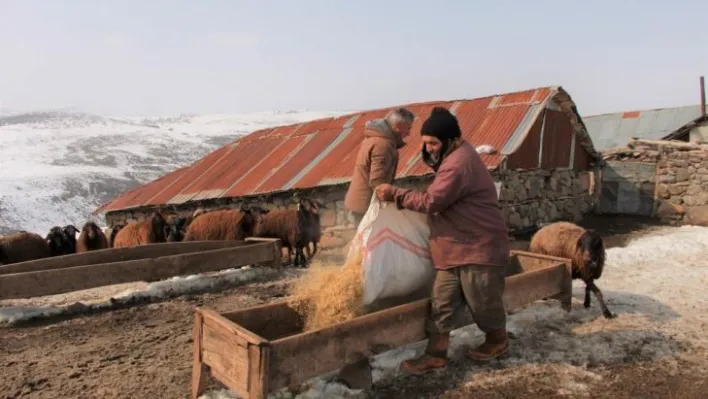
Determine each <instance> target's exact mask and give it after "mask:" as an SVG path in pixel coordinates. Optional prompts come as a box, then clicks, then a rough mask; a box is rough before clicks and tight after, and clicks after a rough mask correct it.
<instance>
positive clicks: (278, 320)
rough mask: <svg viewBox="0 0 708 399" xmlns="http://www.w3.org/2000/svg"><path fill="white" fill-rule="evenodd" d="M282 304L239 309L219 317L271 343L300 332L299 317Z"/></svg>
mask: <svg viewBox="0 0 708 399" xmlns="http://www.w3.org/2000/svg"><path fill="white" fill-rule="evenodd" d="M284 303H287V301H286V302H274V303H269V304H265V305H260V306H253V307H249V308H245V309H239V310H237V311H235V312H229V313H223V314H221V316H223V317H224V318H225V319H227V320H230V321H231V322H232V323H233V325H235V326H238V327H239V328H243V329H244V330H246V331H248V332H249V333H252V334H257V336H259V337H263V340H264V341H265V340H271V341H272V340H276V339H278V338H282V337H286V336H289V335H293V334H297V333H299V332H301V331H302V327H303V323H302V319H301V316H300V315H299V314H298V313H297V311H295V309H293V308H291V307H290V306H287V304H286V305H284Z"/></svg>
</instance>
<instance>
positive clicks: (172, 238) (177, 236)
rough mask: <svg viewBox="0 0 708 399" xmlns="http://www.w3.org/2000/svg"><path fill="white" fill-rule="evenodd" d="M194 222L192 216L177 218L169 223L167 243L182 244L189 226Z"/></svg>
mask: <svg viewBox="0 0 708 399" xmlns="http://www.w3.org/2000/svg"><path fill="white" fill-rule="evenodd" d="M192 220H194V218H193V216H192V215H189V216H176V217H173V218H172V219H170V221H169V222H168V229H169V230H168V232H167V242H180V241H182V240H183V239H184V234H185V232H186V231H187V228H188V227H189V224H190V223H192Z"/></svg>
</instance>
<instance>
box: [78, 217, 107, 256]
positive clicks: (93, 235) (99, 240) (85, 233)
mask: <svg viewBox="0 0 708 399" xmlns="http://www.w3.org/2000/svg"><path fill="white" fill-rule="evenodd" d="M105 248H109V247H108V239H107V238H106V235H105V234H104V233H103V231H101V229H100V228H99V227H98V226H97V225H96V223H94V222H86V224H84V227H83V228H82V229H81V235H80V236H79V240H78V241H77V242H76V253H81V252H88V251H95V250H97V249H105Z"/></svg>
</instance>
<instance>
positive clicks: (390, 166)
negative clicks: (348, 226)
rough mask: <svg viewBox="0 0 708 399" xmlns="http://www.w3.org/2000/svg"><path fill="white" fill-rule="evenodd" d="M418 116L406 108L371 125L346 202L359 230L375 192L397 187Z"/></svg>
mask: <svg viewBox="0 0 708 399" xmlns="http://www.w3.org/2000/svg"><path fill="white" fill-rule="evenodd" d="M414 119H415V116H414V115H413V113H412V112H411V111H409V110H408V109H406V108H398V109H396V110H393V111H391V112H389V113H388V114H387V115H386V117H385V118H382V119H374V120H372V121H369V122H367V124H366V126H365V129H364V141H362V143H361V145H360V146H359V152H358V153H357V157H356V163H355V165H354V174H353V176H352V182H351V184H350V185H349V189H348V190H347V195H346V197H345V198H344V207H345V208H346V209H347V211H349V219H350V221H351V222H352V223H354V225H355V226H357V227H358V226H359V223H360V222H361V219H362V218H363V217H364V214H365V213H366V210H367V209H369V203H370V202H371V197H372V196H373V195H374V188H376V186H378V185H379V184H382V183H389V184H390V183H393V179H394V177H395V176H396V169H397V168H398V149H399V148H401V147H403V146H404V145H405V142H404V141H403V140H404V139H405V138H406V137H407V136H408V134H409V133H410V129H411V126H412V125H413V120H414Z"/></svg>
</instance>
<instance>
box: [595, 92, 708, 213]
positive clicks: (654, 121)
mask: <svg viewBox="0 0 708 399" xmlns="http://www.w3.org/2000/svg"><path fill="white" fill-rule="evenodd" d="M704 110H705V107H701V106H700V104H695V105H688V106H683V107H674V108H659V109H650V110H642V111H626V112H617V113H612V114H603V115H594V116H585V117H584V118H583V120H584V121H585V126H586V127H587V130H588V133H589V134H590V136H591V137H592V140H593V144H594V145H595V149H597V150H598V151H600V152H602V153H603V158H604V162H603V167H602V171H601V174H602V178H601V180H602V185H601V189H600V190H599V193H598V197H599V200H598V204H597V208H596V210H597V212H598V213H602V214H624V215H638V216H656V214H657V211H660V213H661V214H662V215H664V216H662V217H661V218H662V219H667V220H683V216H684V215H685V212H684V213H678V214H674V213H672V212H670V209H669V208H670V207H669V208H667V206H668V205H666V204H664V205H661V204H662V203H663V202H661V201H658V199H663V200H669V199H670V197H667V195H668V194H667V193H668V189H666V188H664V183H667V181H668V180H667V181H662V177H661V176H662V175H663V174H664V173H669V172H667V169H665V166H666V162H668V160H669V159H673V158H676V157H678V158H680V159H678V158H677V159H678V160H677V161H676V162H677V164H678V165H684V164H686V162H684V161H685V160H684V159H683V157H684V156H688V153H689V151H682V150H679V149H686V148H692V147H691V146H685V145H681V144H679V143H676V144H675V145H671V144H669V143H663V144H662V143H661V142H662V141H669V140H670V141H678V142H684V143H688V142H690V143H694V144H695V150H696V151H701V148H703V147H705V146H701V145H700V144H699V143H708V117H706V115H705V113H704ZM635 139H638V140H640V141H643V142H644V144H642V145H639V146H636V145H633V148H629V147H628V145H629V144H630V143H636V141H635ZM649 142H654V143H653V144H650V143H649ZM659 147H661V149H662V150H661V151H659ZM691 156H692V157H693V158H696V159H697V158H700V157H698V156H697V155H696V154H695V153H694V154H693V155H691ZM671 162H674V161H671ZM672 164H673V163H672ZM662 165H663V166H662ZM704 166H705V165H703V163H702V162H698V161H697V162H693V163H692V164H691V165H689V164H686V165H685V167H686V170H685V172H687V171H689V170H691V172H690V174H689V176H688V177H687V179H689V180H691V181H694V180H695V183H696V184H695V185H694V186H695V187H693V188H692V189H691V190H690V191H691V193H690V194H688V199H687V201H688V204H691V205H690V206H689V208H691V207H693V206H703V205H706V204H704V203H703V201H702V200H696V201H694V198H692V195H693V194H696V193H693V191H694V190H699V189H705V188H706V187H708V185H706V184H704V182H703V181H702V180H701V179H702V178H703V175H704V174H706V173H708V172H706V170H705V167H704ZM689 167H690V169H689ZM671 173H673V172H671ZM683 175H684V172H680V173H679V176H683ZM665 179H669V180H671V178H668V177H666V178H665ZM687 182H688V180H683V179H682V180H680V181H677V182H670V183H667V184H671V185H672V188H671V191H672V192H673V194H671V196H673V197H674V198H673V200H672V201H674V203H675V205H682V206H683V205H685V203H684V202H683V201H682V200H681V199H679V198H676V196H677V195H685V193H686V189H687V187H688V186H689V184H688V183H687ZM657 183H659V184H658V185H657ZM673 184H678V186H673ZM680 187H684V188H683V190H681V189H680ZM701 187H702V188H701ZM663 197H666V198H663ZM701 198H702V197H701ZM660 206H661V207H662V208H661V209H659V208H660ZM667 209H669V210H667ZM696 209H699V208H696ZM701 209H702V208H701ZM692 212H693V214H694V217H693V218H687V219H686V220H688V219H692V220H694V221H695V220H698V217H697V216H695V212H697V211H695V210H694V211H692ZM669 214H670V217H669V216H667V215H669ZM701 217H703V216H701Z"/></svg>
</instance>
